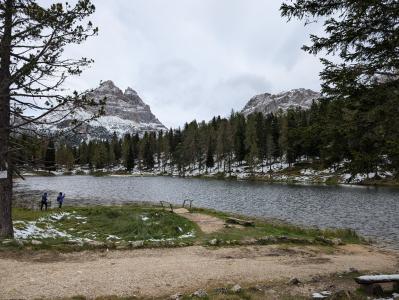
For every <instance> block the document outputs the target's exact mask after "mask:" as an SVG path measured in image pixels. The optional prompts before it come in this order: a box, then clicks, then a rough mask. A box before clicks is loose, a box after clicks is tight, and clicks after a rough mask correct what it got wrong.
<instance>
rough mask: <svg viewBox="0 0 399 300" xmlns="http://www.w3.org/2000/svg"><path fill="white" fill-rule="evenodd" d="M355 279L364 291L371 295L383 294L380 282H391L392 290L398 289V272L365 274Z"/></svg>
mask: <svg viewBox="0 0 399 300" xmlns="http://www.w3.org/2000/svg"><path fill="white" fill-rule="evenodd" d="M355 281H356V282H357V283H358V284H360V285H361V286H362V287H363V288H364V290H365V291H366V293H368V294H372V295H382V294H383V289H382V287H381V285H380V284H381V283H393V290H394V291H397V290H399V274H392V275H365V276H360V277H357V278H355Z"/></svg>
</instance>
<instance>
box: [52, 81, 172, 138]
mask: <svg viewBox="0 0 399 300" xmlns="http://www.w3.org/2000/svg"><path fill="white" fill-rule="evenodd" d="M88 97H90V98H93V99H94V100H95V101H96V102H99V101H100V100H101V99H104V98H106V105H105V115H103V116H101V117H99V118H97V119H95V120H92V121H90V122H88V123H87V124H84V125H82V126H80V127H79V128H78V129H77V131H78V133H79V135H80V137H79V138H80V139H108V138H110V137H111V136H112V135H113V133H114V132H115V133H116V134H117V135H118V136H119V137H122V136H123V135H124V134H126V133H130V134H136V133H139V134H140V135H142V134H144V132H154V131H160V130H167V128H166V127H165V126H164V125H163V124H162V123H161V122H160V121H159V120H158V119H157V118H156V117H155V116H154V114H153V113H152V112H151V109H150V107H149V106H148V105H147V104H145V103H144V101H143V100H142V99H141V98H140V97H139V95H138V94H137V92H136V91H134V90H133V89H132V88H130V87H128V88H127V89H126V90H125V91H124V92H123V91H122V90H121V89H119V88H118V87H117V86H116V85H115V84H114V83H113V82H112V81H111V80H108V81H104V82H102V83H101V84H100V86H99V87H98V88H96V89H94V90H93V91H92V92H91V93H89V94H88ZM97 110H98V108H96V107H91V108H88V109H86V110H80V111H78V112H77V113H76V114H75V115H74V118H76V119H77V120H85V119H89V118H90V116H91V115H93V114H94V113H96V112H97ZM70 123H71V121H70V120H68V119H66V120H64V121H62V122H59V123H58V124H56V125H55V127H56V128H54V127H53V128H52V129H53V130H61V129H65V128H68V126H70Z"/></svg>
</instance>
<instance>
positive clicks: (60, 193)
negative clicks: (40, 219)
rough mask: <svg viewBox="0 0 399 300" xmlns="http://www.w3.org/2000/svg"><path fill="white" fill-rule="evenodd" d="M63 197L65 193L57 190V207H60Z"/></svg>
mask: <svg viewBox="0 0 399 300" xmlns="http://www.w3.org/2000/svg"><path fill="white" fill-rule="evenodd" d="M64 198H65V193H64V194H62V192H59V194H58V197H57V202H58V208H61V207H62V203H63V202H64Z"/></svg>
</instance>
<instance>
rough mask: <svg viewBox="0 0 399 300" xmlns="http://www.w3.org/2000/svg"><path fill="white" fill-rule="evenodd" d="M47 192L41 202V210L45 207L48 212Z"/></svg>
mask: <svg viewBox="0 0 399 300" xmlns="http://www.w3.org/2000/svg"><path fill="white" fill-rule="evenodd" d="M47 204H48V202H47V192H45V193H44V194H43V196H42V202H40V210H43V206H45V208H46V210H47Z"/></svg>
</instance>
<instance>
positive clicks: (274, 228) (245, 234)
mask: <svg viewBox="0 0 399 300" xmlns="http://www.w3.org/2000/svg"><path fill="white" fill-rule="evenodd" d="M193 211H195V212H201V213H206V214H209V215H213V216H215V217H218V218H221V219H227V218H228V217H231V216H234V217H237V218H240V219H243V220H255V226H253V227H245V228H236V227H230V228H224V229H223V230H221V231H219V232H216V233H213V234H209V235H206V236H205V238H206V239H208V240H209V239H218V240H221V241H242V240H245V239H259V238H262V237H280V239H278V240H277V242H278V243H279V242H284V238H283V237H287V238H288V239H287V242H289V243H299V244H311V243H314V244H321V245H323V244H324V245H325V244H327V245H328V244H329V241H330V240H333V239H340V240H341V241H342V242H343V243H349V244H357V243H365V240H364V239H363V238H362V237H360V236H359V235H357V233H356V232H355V231H354V230H351V229H317V228H311V227H300V226H295V225H292V224H287V223H284V222H281V221H277V220H265V219H259V218H252V219H250V218H248V217H245V216H242V215H236V214H228V213H224V212H219V211H215V210H211V209H203V208H195V209H193ZM260 243H262V241H260ZM265 243H273V241H267V240H265Z"/></svg>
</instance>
